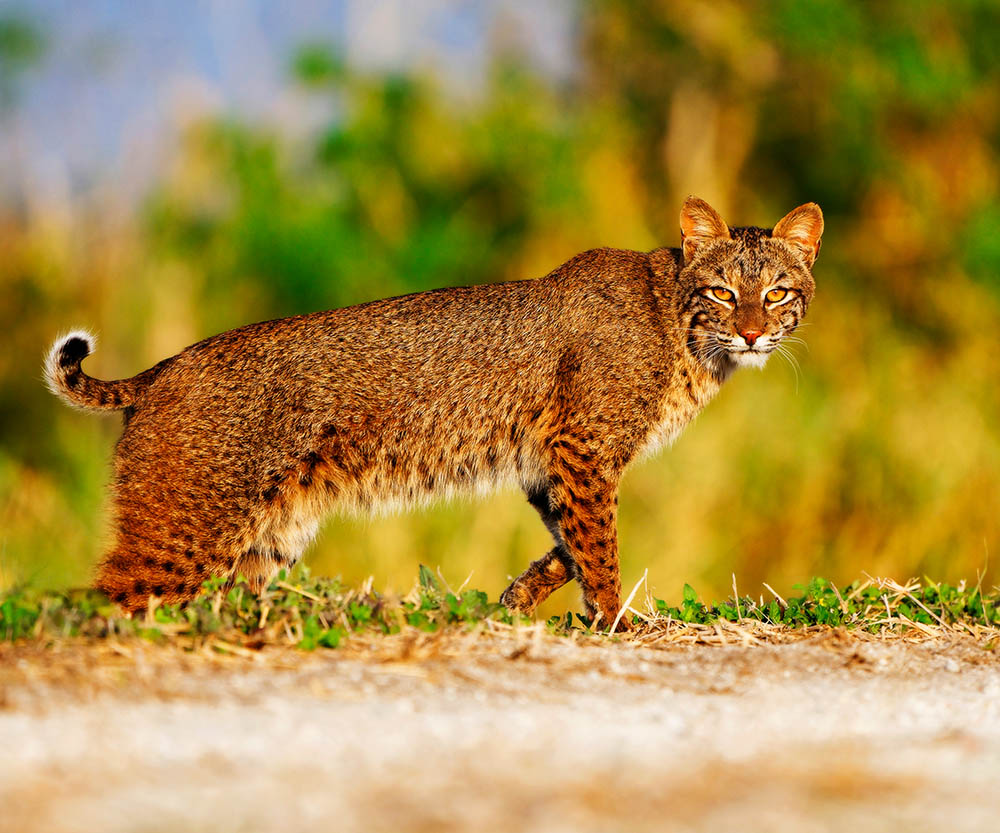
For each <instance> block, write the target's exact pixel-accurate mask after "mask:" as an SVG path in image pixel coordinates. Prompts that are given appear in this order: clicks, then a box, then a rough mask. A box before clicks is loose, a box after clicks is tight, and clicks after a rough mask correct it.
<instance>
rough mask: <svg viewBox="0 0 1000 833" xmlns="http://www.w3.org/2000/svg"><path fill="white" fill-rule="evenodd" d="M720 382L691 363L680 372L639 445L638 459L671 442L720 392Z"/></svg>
mask: <svg viewBox="0 0 1000 833" xmlns="http://www.w3.org/2000/svg"><path fill="white" fill-rule="evenodd" d="M720 384H721V383H720V382H719V381H718V380H716V379H714V378H713V377H712V376H710V375H709V374H708V373H707V372H705V371H704V369H703V368H701V367H698V366H693V365H691V364H687V365H686V366H684V367H682V368H681V369H680V370H679V371H677V373H675V374H674V376H673V378H672V380H671V384H670V385H669V387H668V388H667V389H666V390H665V391H664V394H663V396H662V398H661V400H660V405H659V409H658V412H657V415H656V418H655V419H654V420H653V422H652V423H651V425H650V428H649V432H648V433H647V434H646V437H645V439H644V440H643V442H642V444H641V445H640V446H639V450H638V452H637V454H636V458H637V459H640V460H641V459H644V458H646V457H649V456H651V455H653V454H655V453H656V452H657V451H659V450H660V449H661V448H663V447H664V446H669V445H671V444H672V443H673V442H674V440H676V439H677V437H678V436H679V435H680V433H681V431H683V430H684V428H685V427H686V426H687V424H688V423H689V422H690V421H691V420H692V419H694V418H695V417H696V416H697V415H698V413H699V412H700V411H701V409H702V408H704V407H705V405H707V404H708V403H709V402H710V401H711V400H712V398H713V397H714V396H715V394H716V393H718V390H719V387H720Z"/></svg>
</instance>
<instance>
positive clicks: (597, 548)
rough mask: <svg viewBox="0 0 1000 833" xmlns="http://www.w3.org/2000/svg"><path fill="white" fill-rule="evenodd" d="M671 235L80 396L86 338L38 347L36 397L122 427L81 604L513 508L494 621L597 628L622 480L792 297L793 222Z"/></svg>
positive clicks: (249, 343) (307, 327) (817, 222)
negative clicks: (530, 551) (400, 523)
mask: <svg viewBox="0 0 1000 833" xmlns="http://www.w3.org/2000/svg"><path fill="white" fill-rule="evenodd" d="M680 225H681V234H682V237H681V248H680V249H668V248H661V249H656V250H654V251H652V252H649V253H641V252H633V251H623V250H618V249H595V250H592V251H588V252H584V253H583V254H580V255H577V256H576V257H574V258H572V259H571V260H569V261H568V262H567V263H565V264H563V265H562V266H560V267H559V268H558V269H556V270H555V271H554V272H552V273H551V274H550V275H548V276H547V277H544V278H540V279H537V280H525V281H515V282H510V283H499V284H492V285H486V286H469V287H455V288H448V289H436V290H431V291H428V292H420V293H416V294H413V295H406V296H403V297H399V298H390V299H387V300H381V301H374V302H372V303H367V304H361V305H360V306H355V307H348V308H346V309H339V310H331V311H329V312H317V313H312V314H310V315H301V316H296V317H293V318H286V319H282V320H278V321H266V322H262V323H258V324H250V325H248V326H245V327H240V328H239V329H236V330H231V331H230V332H226V333H222V334H221V335H217V336H213V337H212V338H208V339H205V340H204V341H201V342H198V343H197V344H194V345H192V346H191V347H188V348H187V349H186V350H183V351H182V352H180V353H179V354H177V355H176V356H173V357H172V358H169V359H165V360H164V361H161V362H160V363H159V364H157V365H156V366H155V367H152V368H150V369H149V370H146V371H144V372H143V373H140V374H139V375H138V376H134V377H132V378H131V379H124V380H120V381H113V382H106V381H101V380H98V379H94V378H92V377H90V376H87V375H86V374H85V373H84V372H83V371H82V370H81V369H80V363H81V361H82V360H83V359H84V358H85V357H86V356H88V355H89V354H90V352H91V350H92V349H93V340H92V339H91V337H90V336H89V335H87V334H86V333H83V332H74V333H70V334H69V335H67V336H64V337H63V338H61V339H59V340H58V341H57V342H56V343H55V345H54V346H53V347H52V349H51V351H50V352H49V354H48V357H47V360H46V364H45V375H46V379H47V382H48V384H49V386H50V387H51V389H52V390H53V391H54V392H55V393H56V394H58V395H59V396H61V397H62V398H63V399H65V400H66V401H68V402H69V403H70V404H72V405H76V406H79V407H81V408H87V409H93V410H121V411H123V413H124V431H123V433H122V436H121V439H120V440H119V442H118V445H117V448H116V450H115V455H114V497H113V506H114V513H115V522H116V523H115V538H114V542H113V545H112V547H111V549H110V551H109V552H108V554H107V555H106V557H105V558H104V560H103V562H102V564H101V566H100V569H99V573H98V576H97V581H96V584H97V587H98V588H99V589H101V590H102V591H104V592H105V593H106V594H107V595H108V596H109V597H110V598H111V599H113V600H114V601H115V602H117V603H118V604H119V605H120V606H121V607H122V608H123V609H125V610H126V611H137V610H141V609H143V608H144V607H145V606H146V605H147V601H148V599H149V597H150V596H157V597H160V598H162V599H163V600H164V601H166V602H170V603H176V602H184V601H187V600H189V599H191V598H192V597H193V596H194V595H195V594H196V593H197V592H198V590H199V588H200V586H201V583H202V582H203V581H204V580H205V579H206V578H208V577H209V576H213V575H222V576H230V577H232V576H235V575H237V574H243V575H244V576H246V577H247V578H248V580H249V581H250V583H251V586H252V587H253V588H254V590H255V591H257V592H260V591H261V590H262V589H263V588H264V587H266V586H267V583H268V582H269V581H270V579H271V577H272V576H273V575H274V573H275V572H276V571H277V570H279V569H280V568H282V567H290V566H291V565H292V564H294V563H295V562H296V561H297V560H298V559H299V557H300V556H301V554H302V551H303V549H304V548H305V547H306V545H307V544H308V543H309V541H310V540H311V539H312V537H313V536H314V534H315V533H316V530H317V527H318V524H319V522H320V520H321V519H322V517H323V516H324V515H325V514H327V513H328V512H330V511H332V510H346V511H352V512H370V511H372V510H376V509H379V508H385V507H391V506H396V505H405V504H413V503H420V502H421V501H426V500H428V499H430V498H432V497H438V496H448V495H451V494H454V493H459V492H467V491H470V490H474V491H477V492H485V491H488V490H490V489H493V488H495V487H497V486H500V485H503V484H517V485H518V486H520V488H522V489H523V490H524V492H525V494H526V495H527V498H528V501H529V503H531V505H532V506H533V507H534V508H535V509H536V510H537V511H538V513H539V514H540V515H541V518H542V521H543V523H544V524H545V526H546V527H547V528H548V530H549V532H550V533H551V534H552V537H553V539H554V546H553V548H552V549H551V550H550V551H549V552H548V553H547V554H546V555H545V556H543V557H542V558H540V559H539V560H538V561H535V562H534V563H532V564H531V565H530V566H529V567H528V569H527V570H526V571H525V572H524V573H523V574H522V575H521V576H519V577H518V578H517V579H515V580H514V582H513V583H512V584H511V585H510V586H509V587H508V588H507V589H506V591H505V592H504V593H503V595H502V596H501V601H502V602H503V603H504V604H505V605H506V606H507V607H509V608H511V609H514V610H518V611H521V612H524V613H531V612H532V611H533V610H534V608H535V607H536V605H538V603H539V602H541V601H542V600H543V599H544V598H546V597H547V596H548V595H549V594H550V593H551V592H552V591H553V590H555V589H557V588H558V587H560V586H562V585H563V584H565V583H567V582H568V581H570V580H571V579H576V580H577V581H578V582H579V583H580V585H581V586H582V588H583V599H584V604H585V607H586V610H587V613H588V615H589V616H590V617H592V618H593V619H594V620H595V621H596V622H598V623H599V624H600V626H602V627H604V628H608V627H610V626H611V625H612V623H613V621H614V620H615V617H616V615H617V614H618V612H619V606H620V603H621V584H620V576H619V567H618V544H617V533H616V515H617V504H618V496H617V495H618V484H619V481H620V480H621V477H622V474H623V472H624V471H625V469H626V467H627V466H628V465H629V463H630V462H631V461H633V460H635V459H637V458H639V457H641V456H643V455H645V454H649V453H651V452H653V451H654V450H655V449H657V448H658V447H660V446H661V445H663V444H664V443H669V442H670V441H671V440H672V439H673V438H674V437H676V436H677V434H678V433H679V432H680V431H681V430H682V429H683V427H684V426H685V425H686V424H687V423H688V422H689V421H690V420H691V418H692V417H694V416H695V414H697V413H698V412H699V411H700V410H701V409H702V408H703V407H704V406H705V404H706V403H707V402H708V401H709V400H710V399H711V398H712V397H713V396H714V395H715V393H716V391H718V389H719V387H720V385H721V384H722V383H723V382H724V381H725V379H726V378H727V377H728V376H729V374H730V373H731V372H732V371H733V370H734V369H735V368H737V367H740V366H751V367H761V366H763V365H764V363H765V362H766V361H767V358H768V356H769V355H770V354H771V353H772V352H773V351H774V350H775V349H776V348H777V347H778V345H779V343H780V342H781V339H782V338H783V337H784V336H786V335H788V334H789V333H791V332H792V331H793V330H794V329H795V327H796V326H797V325H798V323H799V321H800V319H801V318H802V316H803V315H804V314H805V312H806V309H807V307H808V306H809V302H810V301H811V300H812V297H813V291H814V283H813V277H812V273H811V268H812V265H813V261H814V260H815V258H816V255H817V253H818V252H819V247H820V236H821V234H822V231H823V215H822V212H821V211H820V209H819V206H817V205H815V204H814V203H808V204H806V205H803V206H800V207H799V208H796V209H795V210H794V211H792V212H790V213H789V214H788V215H787V216H785V217H784V218H783V219H782V220H781V221H780V222H779V223H778V224H777V225H776V226H775V227H774V229H773V230H768V229H762V228H730V227H728V226H727V225H726V224H725V223H724V222H723V220H722V218H721V217H720V216H719V214H718V213H717V212H716V211H715V210H714V209H713V208H712V207H711V206H709V205H708V204H707V203H706V202H704V201H702V200H700V199H697V198H695V197H689V198H688V199H687V200H686V201H685V203H684V206H683V208H682V210H681V215H680ZM621 624H622V626H623V627H627V626H628V623H627V621H625V620H622V623H621Z"/></svg>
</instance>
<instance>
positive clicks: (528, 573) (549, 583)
mask: <svg viewBox="0 0 1000 833" xmlns="http://www.w3.org/2000/svg"><path fill="white" fill-rule="evenodd" d="M528 502H529V503H530V504H531V505H532V506H534V507H535V509H536V510H538V514H539V515H541V517H542V523H544V524H545V527H546V528H547V529H548V530H549V532H550V533H551V535H552V538H553V540H554V541H555V543H556V545H555V547H553V548H552V549H551V550H549V552H547V553H546V554H545V555H543V556H542V557H541V558H539V559H538V560H537V561H533V562H532V563H531V564H530V565H529V566H528V569H527V570H525V571H524V572H523V573H521V575H519V576H518V577H517V578H516V579H514V581H512V582H511V583H510V586H509V587H508V588H507V589H506V590H504V591H503V593H502V594H501V596H500V603H501V604H502V605H504V607H506V608H508V609H510V610H515V611H517V612H519V613H524V614H526V615H530V614H531V613H533V612H534V610H535V608H536V607H538V605H540V604H541V603H542V602H543V601H545V600H546V599H547V598H548V597H549V596H550V595H551V594H552V593H553V592H554V591H556V590H558V589H559V588H560V587H562V586H563V585H564V584H566V583H567V582H569V581H571V580H572V579H573V578H574V577H575V574H576V571H575V568H574V564H573V559H572V558H571V557H570V555H569V553H568V552H566V546H565V544H564V543H563V540H562V535H561V533H560V532H559V517H558V516H557V515H556V514H555V513H554V512H553V511H552V505H551V502H550V500H549V493H548V490H547V489H539V490H537V491H531V492H528Z"/></svg>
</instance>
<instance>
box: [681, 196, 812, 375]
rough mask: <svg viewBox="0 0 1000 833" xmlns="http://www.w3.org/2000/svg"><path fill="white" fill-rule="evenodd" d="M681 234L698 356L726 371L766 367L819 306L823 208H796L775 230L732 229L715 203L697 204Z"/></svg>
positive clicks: (687, 209) (691, 334)
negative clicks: (816, 272)
mask: <svg viewBox="0 0 1000 833" xmlns="http://www.w3.org/2000/svg"><path fill="white" fill-rule="evenodd" d="M706 209H707V211H706ZM708 212H711V213H710V214H709V213H708ZM681 228H682V232H683V251H684V268H683V270H682V272H681V275H680V279H681V282H682V285H683V286H684V288H685V290H686V293H687V297H686V303H685V307H684V310H683V313H684V320H683V325H684V327H685V328H686V331H687V333H688V344H689V346H690V348H691V350H692V352H693V353H694V354H695V355H696V356H697V357H698V358H699V359H700V360H702V361H703V362H705V363H706V364H708V365H710V366H713V367H714V368H715V369H716V370H718V371H720V372H725V371H727V370H730V369H732V368H733V367H763V366H764V364H765V363H766V362H767V359H768V357H769V356H770V355H771V353H773V352H774V351H775V350H777V349H778V348H779V347H780V345H781V341H782V339H784V338H786V337H787V336H789V335H790V334H791V333H792V332H793V331H794V330H795V328H796V327H797V326H798V324H799V321H801V319H802V317H803V316H804V315H805V313H806V309H807V308H808V306H809V302H810V301H811V300H812V296H813V292H814V290H815V283H814V282H813V277H812V273H811V271H810V267H811V266H812V263H813V261H814V260H815V257H816V253H817V252H818V250H819V241H820V234H821V233H822V228H823V219H822V214H821V213H820V210H819V207H818V206H816V205H813V204H812V203H809V204H807V205H805V206H801V207H800V208H797V209H795V211H793V212H791V214H789V215H788V216H787V217H785V218H784V219H783V220H782V221H781V222H780V223H778V225H777V226H775V228H774V230H773V231H769V230H767V229H760V228H734V229H730V228H729V227H728V226H726V225H725V224H724V223H723V222H722V220H721V218H719V216H718V214H716V213H715V212H714V210H712V209H711V208H710V207H709V206H708V205H707V203H703V202H702V201H701V200H695V199H694V198H689V199H688V201H687V202H686V203H685V205H684V211H682V213H681Z"/></svg>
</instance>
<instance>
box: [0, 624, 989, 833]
mask: <svg viewBox="0 0 1000 833" xmlns="http://www.w3.org/2000/svg"><path fill="white" fill-rule="evenodd" d="M0 744H2V750H3V754H2V755H0V829H2V830H3V831H8V830H9V831H19V832H20V833H29V832H30V831H46V833H63V832H64V831H96V830H101V831H141V832H144V831H149V832H150V833H152V831H167V830H174V831H176V830H183V831H256V830H281V831H314V830H315V831H320V830H322V831H331V830H336V831H355V830H357V831H360V830H374V831H380V830H401V831H425V830H426V831H432V830H433V831H458V830H488V831H493V830H510V831H519V830H525V831H547V832H549V831H564V830H565V831H569V830H573V831H604V830H639V831H645V830H650V831H652V830H656V831H664V830H667V831H670V830H679V831H701V830H705V831H708V830H713V831H715V830H748V831H758V830H761V831H762V830H769V831H786V830H787V831H800V832H802V831H804V832H805V833H808V832H809V831H825V830H834V829H837V830H840V829H849V830H851V831H875V830H902V829H912V830H948V831H964V830H994V829H996V827H997V824H998V812H1000V651H998V650H994V649H993V648H992V646H989V645H984V644H983V643H982V642H979V643H977V642H975V641H973V640H971V639H969V640H961V639H954V638H951V639H947V640H946V639H937V640H930V641H926V642H923V643H920V644H912V643H908V642H904V641H903V640H900V639H894V640H889V641H877V640H876V641H858V640H857V639H856V638H855V637H852V636H849V635H847V634H844V633H841V632H837V631H832V632H827V633H826V634H824V635H822V636H818V637H814V638H811V639H807V640H804V641H799V642H796V643H794V644H788V645H766V646H753V647H736V646H729V647H706V646H694V647H692V646H687V647H684V646H681V647H678V646H672V647H663V648H648V647H635V646H632V645H629V644H622V643H610V642H608V641H606V640H603V639H596V638H591V639H581V640H578V641H573V640H570V639H565V638H563V639H559V638H555V637H550V636H548V635H546V634H544V633H543V632H542V631H541V630H534V629H527V630H522V631H517V632H513V633H502V634H492V635H491V634H479V635H468V634H457V635H456V634H447V635H439V636H426V635H421V636H420V637H415V636H409V637H392V638H388V639H380V640H377V642H373V643H371V646H370V647H368V646H365V645H363V644H359V643H355V644H354V646H353V647H352V648H350V649H349V650H343V649H341V650H337V651H321V652H317V653H314V654H303V653H301V652H296V651H292V650H285V649H271V648H268V649H265V650H263V651H261V652H259V653H256V654H250V653H249V652H248V653H247V655H242V654H240V655H237V656H231V657H226V656H222V655H219V654H217V653H215V652H208V651H205V652H202V653H194V654H192V653H185V652H182V651H180V650H177V649H172V648H155V647H153V646H149V645H147V644H146V643H142V642H141V641H138V640H135V641H132V642H128V643H122V644H121V645H118V646H108V645H107V644H106V643H105V644H103V645H95V646H92V647H89V648H81V647H80V646H79V645H76V646H70V644H69V643H67V646H64V647H62V648H41V647H38V646H30V645H27V646H24V645H22V646H10V645H6V646H2V647H0Z"/></svg>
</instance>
